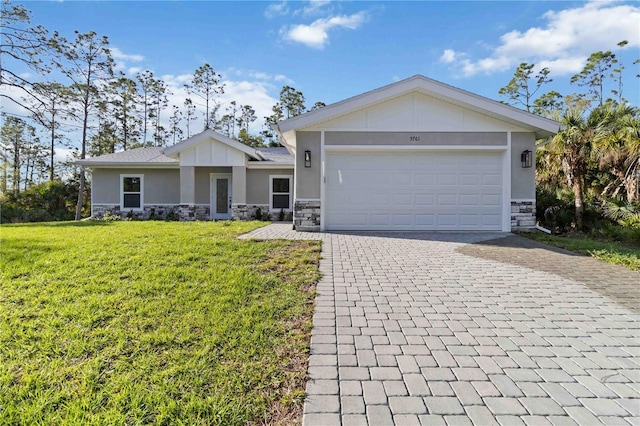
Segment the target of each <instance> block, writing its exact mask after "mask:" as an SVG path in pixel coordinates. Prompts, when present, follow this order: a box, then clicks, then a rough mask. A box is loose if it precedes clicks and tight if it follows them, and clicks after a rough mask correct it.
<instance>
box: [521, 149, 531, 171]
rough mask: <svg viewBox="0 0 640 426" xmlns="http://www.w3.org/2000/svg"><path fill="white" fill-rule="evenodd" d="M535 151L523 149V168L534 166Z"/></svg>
mask: <svg viewBox="0 0 640 426" xmlns="http://www.w3.org/2000/svg"><path fill="white" fill-rule="evenodd" d="M532 154H533V153H532V152H531V151H529V150H528V149H527V150H524V151H522V154H520V161H521V162H522V168H523V169H528V168H530V167H531V166H532V164H533V155H532Z"/></svg>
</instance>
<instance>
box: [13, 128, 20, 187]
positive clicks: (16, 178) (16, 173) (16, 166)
mask: <svg viewBox="0 0 640 426" xmlns="http://www.w3.org/2000/svg"><path fill="white" fill-rule="evenodd" d="M20 148H21V147H20V142H19V141H18V138H17V137H16V140H15V144H14V147H13V192H14V193H15V194H18V193H19V192H20Z"/></svg>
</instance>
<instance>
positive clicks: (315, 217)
mask: <svg viewBox="0 0 640 426" xmlns="http://www.w3.org/2000/svg"><path fill="white" fill-rule="evenodd" d="M293 224H294V226H295V227H296V231H300V232H318V231H320V201H298V200H296V201H295V204H294V206H293Z"/></svg>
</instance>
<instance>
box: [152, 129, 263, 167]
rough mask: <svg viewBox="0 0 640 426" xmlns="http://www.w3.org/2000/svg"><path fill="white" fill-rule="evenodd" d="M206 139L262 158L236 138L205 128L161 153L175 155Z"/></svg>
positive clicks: (259, 158)
mask: <svg viewBox="0 0 640 426" xmlns="http://www.w3.org/2000/svg"><path fill="white" fill-rule="evenodd" d="M208 139H213V140H216V141H218V142H221V143H223V144H225V145H229V146H230V147H232V148H235V149H237V150H238V151H241V152H244V153H245V154H247V155H248V156H250V157H252V158H255V159H256V160H262V159H263V158H262V156H261V155H260V154H258V152H257V151H256V150H255V149H253V148H251V147H249V146H247V145H245V144H243V143H241V142H238V141H236V140H233V139H231V138H229V137H227V136H225V135H223V134H221V133H218V132H214V131H213V130H205V131H204V132H202V133H198V134H197V135H194V136H191V137H190V138H189V139H185V140H183V141H182V142H180V143H177V144H175V145H173V146H170V147H168V148H166V149H165V150H163V151H162V153H163V154H164V155H166V156H168V157H174V158H175V157H177V156H176V154H179V153H180V152H181V151H184V150H185V149H187V148H190V147H192V146H194V145H197V144H199V143H202V142H204V141H206V140H208Z"/></svg>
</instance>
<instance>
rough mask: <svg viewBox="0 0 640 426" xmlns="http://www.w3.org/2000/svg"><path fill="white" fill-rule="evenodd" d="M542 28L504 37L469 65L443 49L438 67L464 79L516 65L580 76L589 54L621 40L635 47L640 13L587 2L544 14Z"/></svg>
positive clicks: (632, 7) (636, 9)
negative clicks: (450, 66)
mask: <svg viewBox="0 0 640 426" xmlns="http://www.w3.org/2000/svg"><path fill="white" fill-rule="evenodd" d="M542 19H543V20H545V21H546V24H545V25H544V26H541V27H533V28H529V29H528V30H526V31H523V32H520V31H517V30H513V31H509V32H507V33H505V34H503V35H502V36H501V37H500V44H499V45H498V46H497V47H494V48H493V49H492V52H491V54H490V55H489V56H487V57H485V58H481V59H477V60H471V59H469V58H468V56H467V55H465V54H463V53H462V52H456V51H454V50H451V49H447V50H445V51H444V52H443V54H442V56H441V57H440V61H441V62H444V63H448V64H453V65H454V66H455V67H457V68H458V69H460V70H461V71H462V73H463V74H464V75H465V76H472V75H475V74H479V73H484V74H491V73H494V72H501V71H506V70H509V69H512V68H514V67H515V66H516V65H517V64H519V63H520V62H534V63H536V64H538V66H540V67H543V66H548V67H549V69H551V71H552V72H553V73H554V75H563V74H572V73H576V72H579V71H580V70H581V69H582V67H583V66H584V63H585V61H586V59H587V57H588V56H589V54H591V53H592V52H595V51H598V50H611V49H612V48H613V47H615V46H616V44H617V43H618V42H619V41H621V40H628V41H629V44H628V45H627V48H631V47H637V46H639V45H640V25H638V22H640V7H638V6H635V5H625V4H620V3H616V2H595V1H594V2H590V3H587V4H585V5H583V6H580V7H576V8H572V9H565V10H560V11H548V12H546V13H545V14H544V15H543V16H542Z"/></svg>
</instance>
